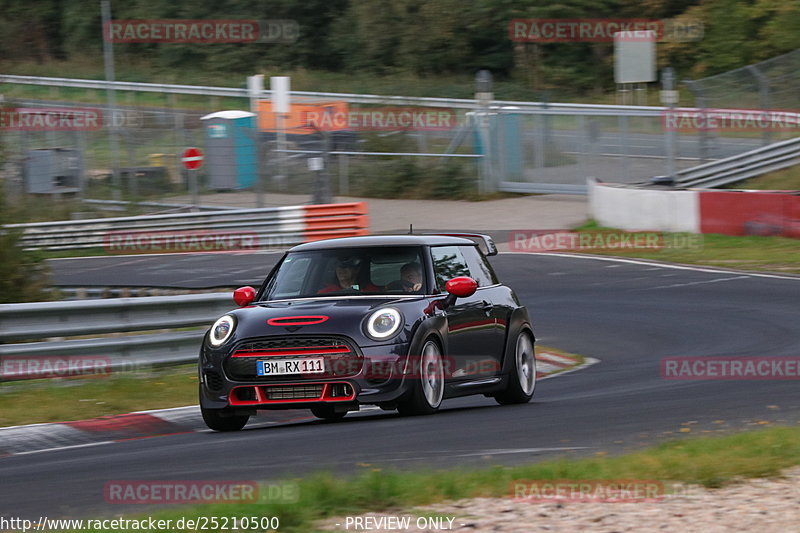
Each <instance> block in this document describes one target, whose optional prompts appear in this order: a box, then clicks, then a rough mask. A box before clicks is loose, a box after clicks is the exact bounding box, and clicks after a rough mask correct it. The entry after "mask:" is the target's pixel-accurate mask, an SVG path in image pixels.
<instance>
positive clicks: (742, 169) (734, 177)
mask: <svg viewBox="0 0 800 533" xmlns="http://www.w3.org/2000/svg"><path fill="white" fill-rule="evenodd" d="M797 164H800V137H798V138H795V139H788V140H786V141H781V142H777V143H774V144H770V145H767V146H763V147H761V148H756V149H755V150H750V151H749V152H744V153H742V154H738V155H735V156H731V157H726V158H725V159H719V160H717V161H712V162H711V163H705V164H703V165H698V166H696V167H691V168H687V169H684V170H681V171H679V172H677V173H676V179H675V183H676V185H680V186H682V187H704V188H713V187H721V186H723V185H728V184H731V183H736V182H737V181H742V180H745V179H748V178H753V177H755V176H760V175H761V174H766V173H767V172H772V171H775V170H780V169H782V168H787V167H790V166H793V165H797Z"/></svg>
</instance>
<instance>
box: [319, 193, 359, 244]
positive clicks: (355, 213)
mask: <svg viewBox="0 0 800 533" xmlns="http://www.w3.org/2000/svg"><path fill="white" fill-rule="evenodd" d="M303 210H304V211H305V217H304V218H305V223H304V226H305V227H304V230H303V235H304V237H305V242H311V241H320V240H323V239H334V238H337V237H356V236H360V235H369V229H368V228H369V217H368V216H367V204H366V202H352V203H345V204H323V205H305V206H303Z"/></svg>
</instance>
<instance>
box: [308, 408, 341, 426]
mask: <svg viewBox="0 0 800 533" xmlns="http://www.w3.org/2000/svg"><path fill="white" fill-rule="evenodd" d="M311 413H312V414H313V415H314V416H316V417H317V418H321V419H323V420H330V421H332V422H333V421H336V420H341V419H342V418H344V417H345V416H346V415H347V411H337V410H336V409H334V407H333V406H332V405H315V406H314V407H312V408H311Z"/></svg>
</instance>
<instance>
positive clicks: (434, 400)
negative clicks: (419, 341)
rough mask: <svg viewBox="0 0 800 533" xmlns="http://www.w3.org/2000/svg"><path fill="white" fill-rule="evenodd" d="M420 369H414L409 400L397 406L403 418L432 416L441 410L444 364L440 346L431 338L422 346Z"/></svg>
mask: <svg viewBox="0 0 800 533" xmlns="http://www.w3.org/2000/svg"><path fill="white" fill-rule="evenodd" d="M418 366H419V368H417V369H413V370H412V373H411V378H412V379H413V380H414V386H413V388H412V390H411V393H410V394H409V396H408V398H406V399H405V400H403V401H401V402H399V403H398V404H397V410H398V411H399V412H400V414H401V415H403V416H412V415H430V414H433V413H435V412H436V411H438V410H439V406H440V405H441V404H442V398H443V397H444V362H443V361H442V350H441V348H439V344H438V343H437V342H436V341H435V340H434V339H433V338H429V339H428V340H426V341H425V344H423V345H422V350H421V356H420V361H419V365H418Z"/></svg>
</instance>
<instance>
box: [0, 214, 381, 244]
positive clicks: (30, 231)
mask: <svg viewBox="0 0 800 533" xmlns="http://www.w3.org/2000/svg"><path fill="white" fill-rule="evenodd" d="M3 227H4V228H6V229H12V230H13V229H17V230H22V231H23V234H22V238H21V245H22V247H23V248H24V249H26V250H70V249H82V248H97V247H103V248H105V249H106V251H108V252H110V253H137V252H138V253H143V252H145V253H146V252H170V251H178V252H180V251H195V252H202V251H233V250H241V249H261V248H269V247H285V246H288V245H292V244H300V243H303V242H309V241H315V240H321V239H328V238H334V237H351V236H357V235H366V234H367V228H368V217H367V205H366V203H364V202H355V203H342V204H324V205H301V206H286V207H270V208H260V209H236V210H220V211H215V212H200V213H174V214H161V215H146V216H132V217H114V218H95V219H85V220H70V221H57V222H37V223H31V224H8V225H6V226H3Z"/></svg>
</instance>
